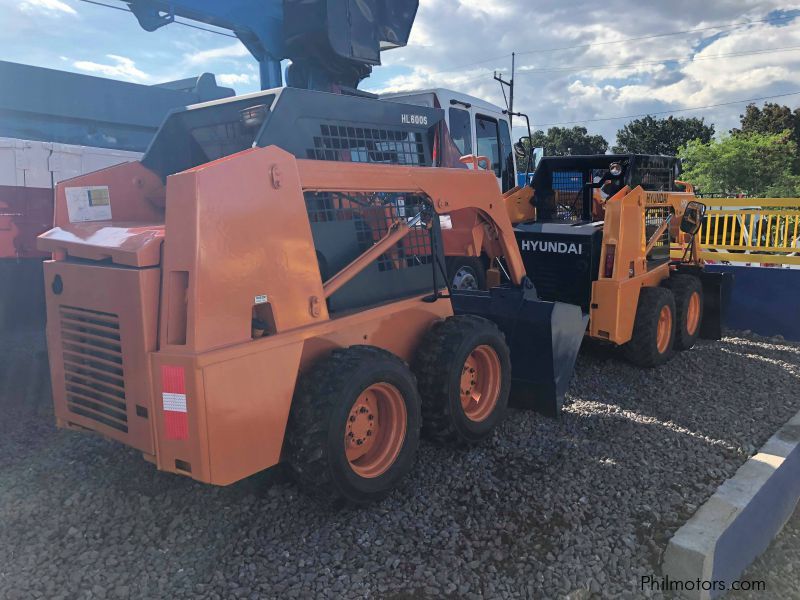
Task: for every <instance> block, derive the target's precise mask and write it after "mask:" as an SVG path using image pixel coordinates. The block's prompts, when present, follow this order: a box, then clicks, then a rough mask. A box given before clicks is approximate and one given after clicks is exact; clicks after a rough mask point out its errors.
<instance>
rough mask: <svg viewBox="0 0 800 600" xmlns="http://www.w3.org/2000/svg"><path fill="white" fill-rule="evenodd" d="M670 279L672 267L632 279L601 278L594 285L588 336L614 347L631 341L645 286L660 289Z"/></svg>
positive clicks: (658, 269)
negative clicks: (662, 283) (640, 294)
mask: <svg viewBox="0 0 800 600" xmlns="http://www.w3.org/2000/svg"><path fill="white" fill-rule="evenodd" d="M667 277H669V266H668V265H666V264H665V265H662V266H661V267H658V268H657V269H654V270H652V271H650V272H649V273H645V274H644V275H639V276H638V277H634V278H631V279H627V280H623V281H619V280H616V279H599V280H597V281H595V282H594V283H593V284H592V308H591V311H590V313H589V314H590V315H591V320H590V322H589V335H591V336H592V337H596V338H599V339H601V340H608V341H610V342H614V343H615V344H624V343H626V342H629V341H630V339H631V336H632V335H633V323H634V321H635V319H636V308H637V306H638V304H639V292H640V291H641V289H642V288H643V287H648V286H657V285H659V284H660V283H661V281H662V280H664V279H666V278H667Z"/></svg>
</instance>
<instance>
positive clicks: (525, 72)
mask: <svg viewBox="0 0 800 600" xmlns="http://www.w3.org/2000/svg"><path fill="white" fill-rule="evenodd" d="M797 50H800V46H781V47H779V48H764V49H761V50H749V51H746V52H730V53H728V54H715V55H713V56H700V57H697V58H695V57H691V56H689V57H684V58H679V57H678V58H660V59H656V60H649V61H643V62H633V63H617V64H605V65H570V66H566V67H545V68H528V69H526V68H525V67H520V68H519V71H520V72H519V75H532V74H536V73H554V72H559V71H591V70H598V69H611V68H618V67H638V66H646V65H659V64H662V63H665V62H699V61H703V60H716V59H720V58H730V57H733V56H752V55H755V54H773V53H779V52H794V51H797Z"/></svg>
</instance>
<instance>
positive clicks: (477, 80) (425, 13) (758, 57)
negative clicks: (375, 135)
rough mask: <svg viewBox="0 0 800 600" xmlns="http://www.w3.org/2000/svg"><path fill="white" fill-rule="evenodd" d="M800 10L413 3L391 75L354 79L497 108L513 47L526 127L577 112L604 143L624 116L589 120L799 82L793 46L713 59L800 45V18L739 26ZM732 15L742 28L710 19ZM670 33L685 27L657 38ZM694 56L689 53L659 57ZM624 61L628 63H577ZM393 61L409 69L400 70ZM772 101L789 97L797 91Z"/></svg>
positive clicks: (629, 0) (689, 2)
mask: <svg viewBox="0 0 800 600" xmlns="http://www.w3.org/2000/svg"><path fill="white" fill-rule="evenodd" d="M798 7H800V3H798V2H796V1H795V2H788V3H787V2H781V0H720V1H719V2H705V3H697V2H695V1H694V0H671V1H670V2H663V3H662V2H640V1H637V0H606V1H605V2H603V3H598V2H596V1H595V0H540V1H539V2H537V3H536V10H535V14H534V13H533V12H532V10H531V3H530V0H484V1H483V2H478V1H477V0H458V2H453V1H452V0H422V1H421V2H420V8H419V12H418V16H417V22H416V23H415V24H414V29H413V30H412V39H411V42H410V43H409V45H408V47H406V48H400V49H397V50H393V51H392V52H389V53H386V54H385V55H384V61H383V62H384V64H386V65H389V67H390V68H391V69H393V71H388V69H387V70H386V71H383V73H387V71H388V72H390V73H393V75H392V76H389V77H387V76H386V75H383V77H382V76H381V75H382V70H381V69H380V68H378V69H376V70H375V76H376V77H375V78H374V79H373V81H372V82H370V81H369V80H367V81H365V82H364V84H363V87H364V88H367V89H370V90H371V91H378V92H381V91H400V90H404V91H405V90H410V89H414V88H417V89H419V88H425V87H439V86H442V87H451V88H454V89H457V90H459V91H462V92H465V93H468V94H472V95H476V96H480V97H484V98H485V99H486V100H489V101H491V102H494V103H495V104H498V105H501V106H502V105H504V101H503V96H502V94H501V91H500V87H499V85H498V84H497V83H496V82H494V81H493V80H492V74H493V73H492V72H493V71H494V70H499V69H500V68H505V71H503V75H504V77H506V78H508V77H509V76H510V70H509V69H508V67H509V66H510V55H511V52H516V53H517V74H516V84H517V87H516V90H515V109H516V110H520V111H523V112H526V113H528V114H529V115H530V116H531V119H532V122H533V123H534V124H536V123H564V122H568V121H583V122H584V123H585V125H586V126H587V128H589V130H590V131H592V132H594V133H601V134H602V135H604V136H605V137H606V138H607V139H608V140H609V142H611V143H612V144H613V143H614V138H615V133H616V131H617V129H619V128H620V127H621V126H622V125H624V124H625V121H624V120H613V121H592V119H604V118H607V117H616V116H621V115H633V114H643V113H648V112H651V113H655V112H662V111H669V110H679V109H684V108H690V107H696V106H706V105H711V104H720V103H724V102H731V101H733V100H740V99H746V98H756V97H761V96H768V95H772V94H780V93H784V92H787V91H794V90H800V51H793V52H769V53H764V54H752V55H748V56H735V57H725V58H715V57H716V56H718V55H720V54H733V53H741V52H749V51H753V50H759V49H772V48H777V47H785V46H800V18H796V19H795V20H793V21H790V19H786V20H785V21H783V22H781V23H753V24H752V25H749V26H742V25H741V24H742V23H744V22H749V21H762V20H764V19H767V18H774V17H775V16H776V15H780V14H784V15H787V13H786V12H784V13H776V12H774V11H788V10H792V9H796V8H798ZM609 15H624V17H625V18H624V19H622V20H620V19H615V18H610V17H609ZM630 23H635V24H636V27H635V28H634V29H631V28H630V27H629V24H630ZM787 23H789V24H788V25H787ZM732 24H739V26H737V27H730V26H729V27H727V28H725V27H723V28H717V29H713V28H712V27H714V26H717V25H732ZM689 30H699V31H689ZM676 31H688V33H683V34H681V35H659V34H664V33H670V32H676ZM532 32H535V34H533V35H531V34H530V33H532ZM645 36H649V37H647V39H638V40H630V41H621V40H626V39H627V38H637V37H645ZM504 54H505V57H504V56H503V55H504ZM492 57H500V58H492ZM691 57H695V58H696V59H697V60H695V61H694V62H689V61H686V60H683V61H679V62H677V63H675V62H664V59H667V58H684V59H685V58H691ZM631 63H633V64H631ZM621 64H624V65H627V66H624V67H621V66H615V67H607V68H591V69H589V68H584V69H580V68H577V67H580V66H585V67H589V66H592V67H593V66H596V65H621ZM464 65H466V66H464ZM454 67H455V68H454ZM573 67H576V68H573ZM398 69H402V71H400V72H401V73H402V72H403V71H407V72H406V73H403V74H401V75H398V74H396V73H397V70H398ZM776 101H777V102H783V103H787V104H790V105H792V106H797V105H800V96H797V97H787V98H782V99H778V100H776ZM743 109H744V105H743V104H739V105H731V106H724V107H718V108H713V109H706V110H703V111H691V112H681V113H678V114H679V115H685V116H698V117H705V118H706V120H707V121H712V122H715V123H716V125H717V131H718V132H724V131H727V129H730V128H731V127H734V126H736V124H737V123H738V115H739V114H740V113H741V112H743ZM516 133H519V134H521V131H519V130H517V131H516Z"/></svg>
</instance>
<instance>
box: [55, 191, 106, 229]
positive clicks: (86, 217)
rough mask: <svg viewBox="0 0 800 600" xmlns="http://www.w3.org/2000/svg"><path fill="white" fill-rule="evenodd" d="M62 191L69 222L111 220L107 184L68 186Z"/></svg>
mask: <svg viewBox="0 0 800 600" xmlns="http://www.w3.org/2000/svg"><path fill="white" fill-rule="evenodd" d="M64 192H65V194H66V196H67V213H68V214H69V222H70V223H82V222H85V221H110V220H111V195H110V194H109V192H108V186H107V185H94V186H88V187H68V188H67V189H66V190H64Z"/></svg>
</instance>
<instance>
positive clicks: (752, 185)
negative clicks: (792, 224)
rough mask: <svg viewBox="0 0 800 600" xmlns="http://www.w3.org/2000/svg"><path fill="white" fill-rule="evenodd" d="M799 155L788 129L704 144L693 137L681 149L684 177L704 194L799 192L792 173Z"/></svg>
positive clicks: (799, 185)
mask: <svg viewBox="0 0 800 600" xmlns="http://www.w3.org/2000/svg"><path fill="white" fill-rule="evenodd" d="M796 154H797V144H796V143H795V142H794V140H792V138H791V136H790V135H789V133H788V132H783V133H775V134H767V133H739V134H737V135H730V136H726V137H724V138H722V139H720V140H712V141H710V142H708V143H705V144H704V143H703V142H701V141H699V140H694V141H691V142H689V143H688V144H687V145H686V147H684V148H682V149H681V150H680V153H679V156H680V157H681V159H683V175H682V176H681V179H684V180H686V181H689V182H691V183H693V184H694V185H695V186H696V187H697V188H698V189H699V191H701V192H705V193H723V194H726V195H736V194H748V195H751V196H756V197H762V198H769V197H793V196H796V195H797V194H798V193H800V177H798V176H796V175H793V173H792V166H793V162H794V157H795V155H796Z"/></svg>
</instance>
